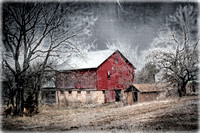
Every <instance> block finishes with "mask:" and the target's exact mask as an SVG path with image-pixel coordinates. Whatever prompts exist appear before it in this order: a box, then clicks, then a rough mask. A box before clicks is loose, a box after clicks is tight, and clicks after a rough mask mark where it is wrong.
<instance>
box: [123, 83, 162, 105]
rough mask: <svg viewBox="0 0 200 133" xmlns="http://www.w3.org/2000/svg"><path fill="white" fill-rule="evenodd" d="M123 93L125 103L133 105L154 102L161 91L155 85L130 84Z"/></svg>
mask: <svg viewBox="0 0 200 133" xmlns="http://www.w3.org/2000/svg"><path fill="white" fill-rule="evenodd" d="M125 92H126V93H127V94H126V96H127V97H126V98H127V103H128V104H133V103H136V102H139V103H140V102H147V101H153V100H156V99H157V96H158V94H159V93H160V92H161V90H160V89H159V87H158V86H157V85H156V84H132V85H131V86H130V87H129V88H128V89H126V90H125Z"/></svg>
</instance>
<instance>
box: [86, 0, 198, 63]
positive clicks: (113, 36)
mask: <svg viewBox="0 0 200 133" xmlns="http://www.w3.org/2000/svg"><path fill="white" fill-rule="evenodd" d="M187 4H192V5H197V4H195V3H186V2H170V3H163V2H151V3H148V2H140V3H139V2H120V4H119V3H117V2H106V3H103V2H94V3H93V4H92V6H91V7H92V8H94V10H93V11H94V12H95V14H96V15H97V21H96V22H95V25H94V26H93V29H92V36H91V37H90V38H88V43H91V42H94V41H95V43H96V44H97V46H98V47H97V48H98V49H106V45H105V44H106V43H107V42H117V41H120V42H123V43H126V44H128V45H131V47H132V48H134V47H136V46H137V45H138V51H137V55H138V57H139V59H138V60H140V57H142V56H144V55H142V54H143V51H145V50H147V49H149V48H150V44H151V43H152V41H153V39H154V38H155V37H156V36H157V32H158V30H159V28H161V27H162V26H163V25H164V24H165V23H166V18H167V17H168V16H169V15H172V14H173V13H174V12H175V11H176V9H177V8H178V7H179V6H180V5H187ZM136 66H139V67H141V65H138V64H136Z"/></svg>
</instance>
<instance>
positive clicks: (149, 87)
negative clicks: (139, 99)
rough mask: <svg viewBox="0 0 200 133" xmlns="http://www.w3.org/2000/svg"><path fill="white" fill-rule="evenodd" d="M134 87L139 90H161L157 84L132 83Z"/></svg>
mask: <svg viewBox="0 0 200 133" xmlns="http://www.w3.org/2000/svg"><path fill="white" fill-rule="evenodd" d="M132 86H133V87H134V89H137V90H138V91H139V92H158V91H161V90H160V88H159V86H158V85H156V84H132Z"/></svg>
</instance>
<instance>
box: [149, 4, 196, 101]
mask: <svg viewBox="0 0 200 133" xmlns="http://www.w3.org/2000/svg"><path fill="white" fill-rule="evenodd" d="M197 13H198V7H197V6H193V5H186V6H179V8H178V9H177V11H176V12H175V13H174V14H173V15H171V16H169V17H168V18H167V22H168V23H167V25H166V26H165V27H164V28H162V29H161V31H160V32H159V34H158V37H157V38H155V39H154V42H153V46H155V47H157V48H161V49H162V47H165V49H164V50H161V49H160V50H156V51H153V52H152V53H151V54H150V56H149V57H150V59H151V60H152V62H153V63H155V64H156V65H157V66H158V67H159V68H160V69H161V72H162V80H163V81H166V82H170V83H172V84H174V86H175V88H177V91H178V94H179V96H180V97H181V96H184V95H185V94H186V84H187V83H188V81H192V80H196V79H197V76H198V63H199V61H198V40H199V39H198V37H197V30H198V29H197V17H198V14H197Z"/></svg>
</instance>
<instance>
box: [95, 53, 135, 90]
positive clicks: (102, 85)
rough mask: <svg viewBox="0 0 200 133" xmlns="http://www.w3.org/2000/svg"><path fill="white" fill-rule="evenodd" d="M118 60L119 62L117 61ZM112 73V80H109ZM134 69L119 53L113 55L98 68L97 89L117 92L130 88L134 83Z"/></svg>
mask: <svg viewBox="0 0 200 133" xmlns="http://www.w3.org/2000/svg"><path fill="white" fill-rule="evenodd" d="M115 58H118V61H117V62H116V61H115ZM108 73H110V78H107V75H108ZM133 73H134V69H133V66H131V65H130V64H129V63H128V62H127V61H126V60H125V59H124V58H123V57H122V56H121V54H119V53H118V52H115V53H113V54H112V55H111V56H110V57H109V58H108V59H107V60H106V61H105V62H103V64H101V65H100V66H99V67H98V68H97V89H98V90H113V89H115V90H117V89H125V88H128V87H129V86H130V85H131V84H132V83H133Z"/></svg>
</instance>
